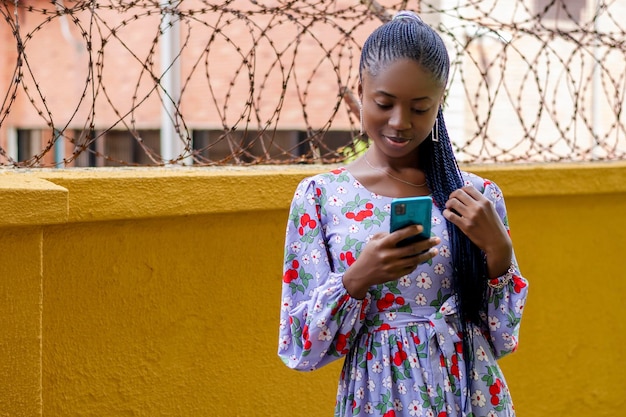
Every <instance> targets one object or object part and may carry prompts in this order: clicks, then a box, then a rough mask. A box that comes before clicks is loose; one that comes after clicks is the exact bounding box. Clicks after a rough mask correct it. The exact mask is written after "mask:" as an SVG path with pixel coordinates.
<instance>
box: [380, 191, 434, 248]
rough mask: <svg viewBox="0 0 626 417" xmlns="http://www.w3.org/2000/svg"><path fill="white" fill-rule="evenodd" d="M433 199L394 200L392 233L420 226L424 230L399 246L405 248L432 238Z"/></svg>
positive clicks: (392, 206)
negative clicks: (416, 225)
mask: <svg viewBox="0 0 626 417" xmlns="http://www.w3.org/2000/svg"><path fill="white" fill-rule="evenodd" d="M432 209H433V199H432V198H431V197H429V196H420V197H405V198H394V199H393V200H391V223H390V224H391V226H390V232H395V231H396V230H398V229H402V228H404V227H407V226H410V225H413V224H419V225H421V226H422V227H423V228H424V230H422V232H421V233H420V234H418V235H415V236H412V237H410V238H407V239H404V240H402V241H400V242H399V243H398V246H405V245H408V244H411V243H414V242H419V241H420V240H424V239H428V238H430V227H431V223H432Z"/></svg>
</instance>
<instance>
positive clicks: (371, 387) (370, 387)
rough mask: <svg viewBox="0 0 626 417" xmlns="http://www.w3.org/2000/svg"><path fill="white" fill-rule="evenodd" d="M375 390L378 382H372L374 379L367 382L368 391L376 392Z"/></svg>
mask: <svg viewBox="0 0 626 417" xmlns="http://www.w3.org/2000/svg"><path fill="white" fill-rule="evenodd" d="M375 389H376V382H374V380H372V379H368V380H367V390H368V391H369V392H374V390H375Z"/></svg>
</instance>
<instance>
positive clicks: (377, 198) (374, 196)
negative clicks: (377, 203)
mask: <svg viewBox="0 0 626 417" xmlns="http://www.w3.org/2000/svg"><path fill="white" fill-rule="evenodd" d="M370 196H371V197H372V200H380V199H381V198H382V196H381V195H380V194H376V193H370Z"/></svg>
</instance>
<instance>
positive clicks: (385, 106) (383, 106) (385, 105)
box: [376, 102, 393, 110]
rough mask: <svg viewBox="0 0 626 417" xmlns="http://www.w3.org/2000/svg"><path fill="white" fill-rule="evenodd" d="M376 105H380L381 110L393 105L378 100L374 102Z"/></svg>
mask: <svg viewBox="0 0 626 417" xmlns="http://www.w3.org/2000/svg"><path fill="white" fill-rule="evenodd" d="M376 105H377V106H378V107H380V108H381V109H383V110H387V109H390V108H392V107H393V105H391V104H387V103H379V102H376Z"/></svg>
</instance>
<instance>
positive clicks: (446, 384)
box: [443, 378, 452, 392]
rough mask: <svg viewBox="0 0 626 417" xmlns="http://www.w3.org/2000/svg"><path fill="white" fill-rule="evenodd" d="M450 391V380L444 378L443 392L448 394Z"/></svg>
mask: <svg viewBox="0 0 626 417" xmlns="http://www.w3.org/2000/svg"><path fill="white" fill-rule="evenodd" d="M450 389H452V386H451V385H450V379H448V378H446V379H444V380H443V390H444V391H445V392H450Z"/></svg>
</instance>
